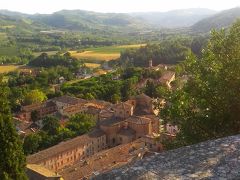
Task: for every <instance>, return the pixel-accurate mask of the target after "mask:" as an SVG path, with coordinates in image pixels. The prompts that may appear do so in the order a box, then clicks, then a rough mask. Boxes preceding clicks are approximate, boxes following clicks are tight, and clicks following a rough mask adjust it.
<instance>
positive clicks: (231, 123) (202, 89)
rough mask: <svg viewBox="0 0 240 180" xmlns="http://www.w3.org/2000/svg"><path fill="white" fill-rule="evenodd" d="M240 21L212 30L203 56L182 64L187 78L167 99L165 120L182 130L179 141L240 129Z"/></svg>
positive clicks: (206, 138) (200, 138)
mask: <svg viewBox="0 0 240 180" xmlns="http://www.w3.org/2000/svg"><path fill="white" fill-rule="evenodd" d="M239 29H240V21H238V22H236V23H235V24H234V25H233V26H232V27H231V28H230V30H228V31H227V30H221V31H219V32H216V31H213V32H212V35H211V39H210V42H209V44H208V47H207V49H206V50H204V52H203V56H202V58H201V59H197V58H196V57H195V56H189V58H188V59H187V60H186V62H185V63H184V64H183V69H184V73H185V74H187V75H188V77H189V78H188V82H187V83H186V84H185V86H184V87H183V88H182V89H178V90H177V91H175V92H174V93H172V94H171V95H170V96H169V98H168V99H167V101H168V102H169V103H168V106H167V107H166V108H165V109H164V110H163V111H162V115H163V118H164V119H165V121H171V122H172V123H174V124H177V125H178V126H179V127H180V129H181V131H180V134H179V135H178V142H179V143H176V144H178V145H185V144H192V143H197V142H200V141H205V140H208V139H214V138H218V137H224V136H229V135H234V134H238V133H239V132H240V115H239V111H240V93H239V88H240V80H239V77H240V31H239Z"/></svg>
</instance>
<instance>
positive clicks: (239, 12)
mask: <svg viewBox="0 0 240 180" xmlns="http://www.w3.org/2000/svg"><path fill="white" fill-rule="evenodd" d="M238 18H240V7H236V8H232V9H229V10H224V11H221V12H219V13H217V14H215V15H213V16H211V17H208V18H205V19H202V20H201V21H199V22H197V23H196V24H194V25H193V26H192V27H191V29H192V30H193V31H194V32H198V33H207V32H209V31H210V30H211V29H220V28H227V27H229V26H230V25H231V24H232V23H234V21H236V20H237V19H238Z"/></svg>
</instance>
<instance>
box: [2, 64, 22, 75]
mask: <svg viewBox="0 0 240 180" xmlns="http://www.w3.org/2000/svg"><path fill="white" fill-rule="evenodd" d="M19 68H20V66H18V65H2V66H0V73H8V72H11V71H16V70H17V69H19Z"/></svg>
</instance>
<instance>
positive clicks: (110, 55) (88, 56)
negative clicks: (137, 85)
mask: <svg viewBox="0 0 240 180" xmlns="http://www.w3.org/2000/svg"><path fill="white" fill-rule="evenodd" d="M142 46H146V44H132V45H122V46H105V47H98V48H88V49H86V50H85V51H84V52H77V51H69V52H70V53H71V55H72V56H73V57H75V58H78V59H85V60H97V61H110V60H113V59H117V58H119V57H120V53H121V52H122V51H124V50H126V49H127V48H140V47H142Z"/></svg>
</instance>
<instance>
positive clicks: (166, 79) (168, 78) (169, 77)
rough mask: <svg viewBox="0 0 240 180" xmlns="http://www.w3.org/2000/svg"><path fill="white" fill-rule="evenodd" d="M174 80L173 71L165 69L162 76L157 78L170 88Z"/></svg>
mask: <svg viewBox="0 0 240 180" xmlns="http://www.w3.org/2000/svg"><path fill="white" fill-rule="evenodd" d="M174 80H175V72H173V71H166V72H164V73H163V75H162V77H161V78H160V79H159V82H160V83H162V84H164V85H166V86H167V87H168V88H169V89H171V82H172V81H174Z"/></svg>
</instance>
